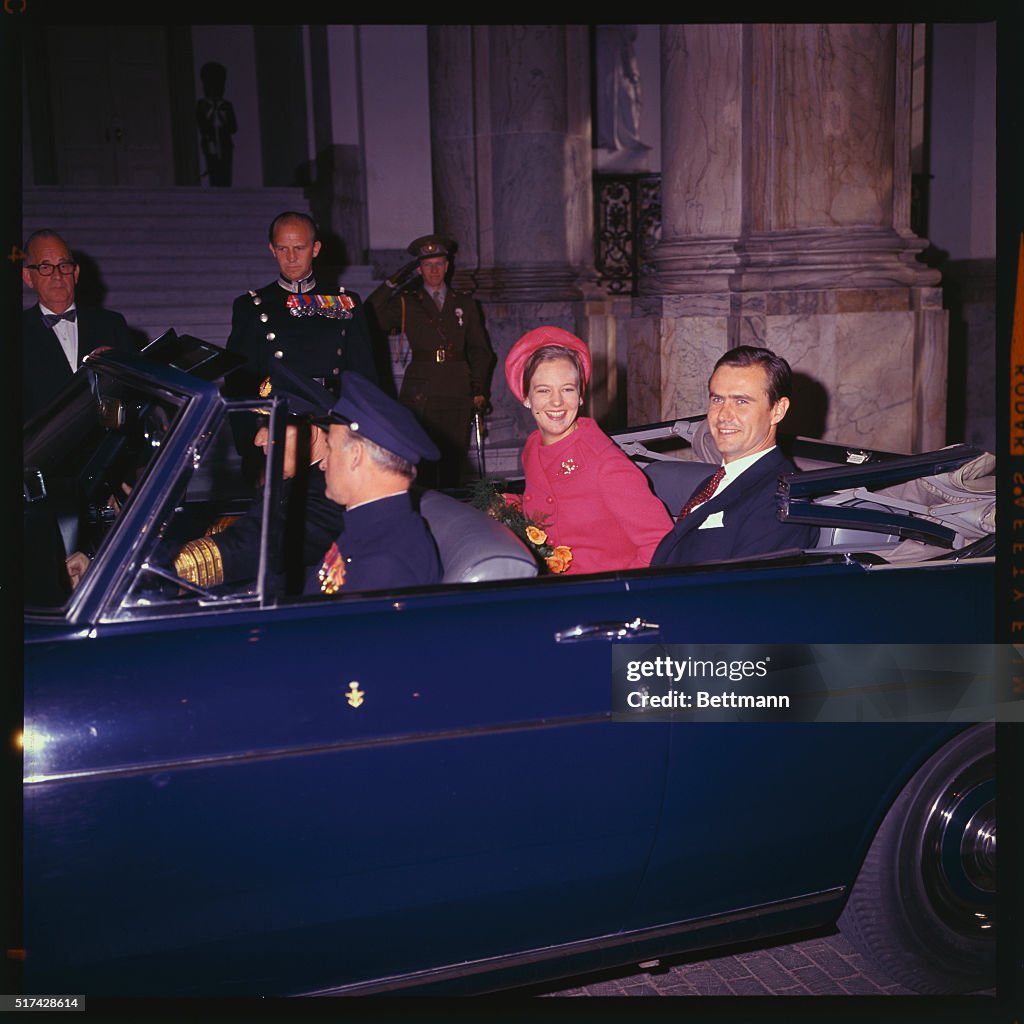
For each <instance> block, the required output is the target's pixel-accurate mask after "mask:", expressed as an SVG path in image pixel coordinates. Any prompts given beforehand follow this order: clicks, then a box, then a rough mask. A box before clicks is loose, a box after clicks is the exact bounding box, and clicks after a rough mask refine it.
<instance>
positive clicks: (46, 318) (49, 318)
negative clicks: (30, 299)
mask: <svg viewBox="0 0 1024 1024" xmlns="http://www.w3.org/2000/svg"><path fill="white" fill-rule="evenodd" d="M77 317H78V310H77V309H69V310H67V311H66V312H64V313H44V314H43V323H44V324H46V326H47V327H56V326H57V324H59V323H60V322H61V320H69V321H71V323H74V322H75V320H76V318H77Z"/></svg>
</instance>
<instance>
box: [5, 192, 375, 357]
mask: <svg viewBox="0 0 1024 1024" xmlns="http://www.w3.org/2000/svg"><path fill="white" fill-rule="evenodd" d="M282 210H301V211H303V212H308V211H309V204H308V202H307V201H306V199H305V197H304V196H303V192H302V189H301V188H259V189H238V188H230V189H214V188H167V189H131V188H27V189H25V190H24V192H23V194H22V225H23V231H24V237H27V236H28V235H29V234H31V233H32V232H33V231H35V230H38V229H39V228H42V227H48V228H53V230H55V231H56V232H58V234H60V235H61V236H62V237H63V238H64V240H65V241H66V242H67V243H68V245H69V246H70V247H71V250H72V252H73V253H74V254H75V256H76V258H77V259H78V261H79V263H80V264H81V275H80V278H79V284H78V298H79V300H80V301H81V302H82V303H83V304H87V305H102V306H104V307H106V308H107V309H115V310H117V311H118V312H119V313H122V314H124V317H125V319H126V320H127V321H128V326H129V327H130V328H132V330H133V331H135V332H137V333H138V335H139V340H140V342H142V341H143V339H145V340H147V341H152V340H153V339H154V338H157V337H159V336H160V335H161V334H163V333H164V331H166V330H167V329H168V328H169V327H173V328H174V329H175V330H176V331H177V332H178V333H179V334H192V335H195V336H196V337H199V338H203V339H204V340H206V341H210V342H213V343H214V344H217V345H223V344H224V343H225V342H226V341H227V338H228V334H229V333H230V330H231V303H232V301H233V300H234V299H235V298H236V297H237V296H238V295H241V294H242V293H243V292H245V291H247V290H248V289H250V288H259V287H262V286H263V285H265V284H267V282H269V281H272V280H273V279H274V278H275V277H276V275H277V267H276V265H275V263H274V260H273V257H272V256H271V255H270V253H269V252H268V250H267V227H268V226H269V224H270V222H271V220H273V218H274V217H275V216H276V215H277V214H278V213H280V212H281V211H282ZM318 269H319V270H320V272H321V283H326V281H325V279H324V271H323V268H318ZM328 276H329V278H330V277H332V276H333V275H330V274H329V272H328ZM334 279H335V280H336V278H334ZM331 283H332V284H333V283H334V280H331ZM341 283H342V284H343V285H344V286H345V287H346V288H348V289H350V290H351V291H355V292H358V293H359V294H360V295H362V296H364V297H365V296H366V295H367V294H368V293H369V292H371V291H372V290H373V289H374V288H375V287H376V286H377V284H378V282H377V281H375V280H374V279H373V276H372V272H371V269H370V267H368V266H351V267H348V268H346V269H345V271H344V274H343V275H342V277H341ZM34 301H35V293H34V292H32V291H31V290H30V289H28V288H25V289H24V305H25V306H29V305H31V304H32V303H33V302H34Z"/></svg>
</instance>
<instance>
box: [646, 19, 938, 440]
mask: <svg viewBox="0 0 1024 1024" xmlns="http://www.w3.org/2000/svg"><path fill="white" fill-rule="evenodd" d="M911 48H912V32H911V30H910V27H909V26H897V25H891V24H890V25H884V24H871V25H838V24H820V25H814V24H797V25H668V26H663V27H662V118H663V123H662V153H663V174H662V181H663V225H662V239H661V242H660V244H659V245H658V247H657V248H656V250H655V252H654V255H653V259H652V262H651V266H650V272H649V273H648V274H647V275H646V276H645V278H644V280H643V283H642V286H641V288H642V293H643V294H644V295H645V296H646V298H643V299H641V300H639V301H638V303H637V304H636V312H638V313H640V317H639V319H638V322H635V323H634V324H632V325H631V330H632V333H633V336H634V337H633V343H632V344H631V346H630V357H629V372H630V388H629V390H630V397H629V414H630V419H631V420H632V421H633V422H642V421H644V420H661V419H666V418H670V417H672V416H674V415H682V414H686V413H692V412H694V411H698V410H700V409H701V408H703V405H704V404H705V395H706V381H707V377H708V375H709V373H710V370H711V367H712V365H713V363H714V360H715V359H716V358H717V357H718V356H719V355H720V354H721V353H722V352H723V351H724V350H725V349H726V348H729V347H733V346H735V345H740V344H753V345H764V346H767V347H769V348H771V349H773V350H774V351H776V352H777V353H778V354H780V355H783V356H785V357H786V358H787V359H788V360H789V361H790V363H791V365H792V366H793V369H794V371H795V373H796V375H797V390H796V393H795V394H794V402H793V408H792V411H791V413H790V416H789V418H788V424H787V425H788V426H789V428H790V430H791V431H794V430H795V431H796V432H799V433H801V434H805V435H810V436H824V437H826V438H828V439H831V440H839V441H845V442H850V443H855V444H859V445H863V446H865V447H877V448H886V449H891V450H900V451H916V450H922V449H924V448H930V447H938V446H941V445H942V444H944V443H945V436H944V431H945V413H944V407H945V373H946V347H945V346H946V314H945V313H944V312H943V310H942V308H941V295H940V292H939V290H938V288H937V287H935V286H936V285H937V284H938V280H939V275H938V273H937V272H936V271H932V270H930V269H928V268H927V267H925V266H924V265H923V264H921V263H919V262H918V261H917V259H916V257H917V254H918V253H919V252H920V251H921V250H922V249H924V248H925V246H926V245H927V241H926V240H925V239H921V238H918V237H916V236H915V235H914V234H913V233H912V232H911V231H910V227H909V209H910V206H909V199H910V146H911V143H910V111H911V96H910V76H911V72H912V57H913V54H912V52H911Z"/></svg>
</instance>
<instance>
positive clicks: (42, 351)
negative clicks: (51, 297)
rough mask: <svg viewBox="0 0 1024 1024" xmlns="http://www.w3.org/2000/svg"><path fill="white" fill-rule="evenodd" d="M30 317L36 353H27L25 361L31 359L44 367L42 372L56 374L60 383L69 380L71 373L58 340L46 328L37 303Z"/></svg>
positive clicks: (51, 331)
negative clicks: (35, 340) (34, 336)
mask: <svg viewBox="0 0 1024 1024" xmlns="http://www.w3.org/2000/svg"><path fill="white" fill-rule="evenodd" d="M32 316H33V321H32V322H33V328H34V333H35V335H36V339H37V342H36V344H37V346H38V347H37V350H36V351H34V352H31V353H29V354H28V355H27V356H26V359H31V360H32V361H34V362H37V363H38V365H39V366H41V367H44V368H45V370H43V371H42V372H45V373H47V374H56V375H57V377H58V379H59V380H60V381H61V382H62V383H63V382H64V381H65V380H70V379H71V374H72V372H73V371H72V369H71V367H70V366H69V365H68V360H67V357H66V356H65V355H64V348H63V346H62V345H61V343H60V338H58V337H57V332H56V331H54V329H53V328H52V327H47V326H46V321H45V320H43V311H42V310H41V309H40V308H39V304H38V303H36V305H35V306H33V307H32Z"/></svg>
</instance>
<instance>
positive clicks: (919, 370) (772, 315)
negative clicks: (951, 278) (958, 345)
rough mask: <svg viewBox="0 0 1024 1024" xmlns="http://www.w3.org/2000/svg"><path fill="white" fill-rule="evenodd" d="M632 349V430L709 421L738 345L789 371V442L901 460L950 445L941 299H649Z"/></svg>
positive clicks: (924, 292)
mask: <svg viewBox="0 0 1024 1024" xmlns="http://www.w3.org/2000/svg"><path fill="white" fill-rule="evenodd" d="M619 331H620V334H624V335H625V336H627V337H628V339H629V349H628V359H627V372H628V382H629V383H628V395H629V397H628V402H627V409H628V419H629V422H630V423H632V424H639V423H645V422H652V421H660V420H666V419H672V418H673V417H676V416H686V415H693V414H694V413H698V412H702V411H703V410H704V409H705V408H706V404H707V380H708V377H709V375H710V373H711V370H712V367H713V366H714V363H715V361H716V360H717V359H718V357H719V356H720V355H721V354H722V353H723V352H724V351H725V350H726V349H727V348H731V347H734V346H736V345H742V344H746V345H758V346H764V347H767V348H770V349H772V350H773V351H774V352H776V353H777V354H778V355H781V356H784V357H785V358H786V359H787V360H788V361H789V363H790V365H791V366H792V368H793V372H794V395H793V405H792V407H791V410H790V413H789V415H788V416H787V422H786V428H787V432H789V433H798V434H801V435H803V436H807V437H820V438H824V439H826V440H830V441H837V442H844V443H850V444H855V445H857V446H859V447H869V448H879V449H884V450H888V451H896V452H915V451H924V450H927V449H930V448H938V447H941V446H943V445H944V444H945V443H946V438H945V419H946V417H945V401H946V313H945V312H944V311H943V309H942V302H941V293H940V292H939V290H938V289H935V288H901V289H880V288H870V289H837V290H831V291H820V292H819V291H803V290H801V291H788V292H787V291H776V292H767V293H743V294H736V293H725V294H723V293H717V294H692V295H677V296H666V297H664V298H660V297H645V298H642V299H638V300H636V301H635V303H634V308H633V313H632V316H631V317H630V319H629V320H628V321H624V322H622V323H620V325H619Z"/></svg>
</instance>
